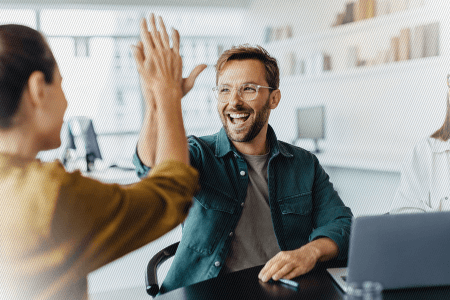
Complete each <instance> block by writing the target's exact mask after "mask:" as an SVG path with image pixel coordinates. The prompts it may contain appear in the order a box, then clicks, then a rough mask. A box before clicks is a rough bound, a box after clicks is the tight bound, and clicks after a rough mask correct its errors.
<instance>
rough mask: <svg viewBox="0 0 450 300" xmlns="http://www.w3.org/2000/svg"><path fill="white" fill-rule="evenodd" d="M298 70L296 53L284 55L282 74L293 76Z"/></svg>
mask: <svg viewBox="0 0 450 300" xmlns="http://www.w3.org/2000/svg"><path fill="white" fill-rule="evenodd" d="M295 68H296V57H295V53H294V52H287V53H286V54H285V55H284V58H283V61H282V65H281V73H282V75H283V76H292V75H294V74H295Z"/></svg>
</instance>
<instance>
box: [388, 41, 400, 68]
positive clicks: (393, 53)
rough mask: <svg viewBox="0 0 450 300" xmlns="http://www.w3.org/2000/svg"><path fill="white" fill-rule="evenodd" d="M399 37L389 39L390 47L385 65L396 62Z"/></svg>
mask: <svg viewBox="0 0 450 300" xmlns="http://www.w3.org/2000/svg"><path fill="white" fill-rule="evenodd" d="M399 41H400V39H399V37H398V36H395V37H392V38H391V45H390V46H389V50H388V55H387V61H386V63H391V62H394V61H398V58H399Z"/></svg>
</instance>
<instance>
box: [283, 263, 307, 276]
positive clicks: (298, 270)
mask: <svg viewBox="0 0 450 300" xmlns="http://www.w3.org/2000/svg"><path fill="white" fill-rule="evenodd" d="M305 271H306V270H305V268H303V267H301V266H298V267H297V268H294V269H292V270H291V271H290V272H289V273H287V274H285V275H283V277H279V278H285V279H292V278H295V277H298V276H300V275H303V274H305V273H306V272H305ZM279 278H278V279H279Z"/></svg>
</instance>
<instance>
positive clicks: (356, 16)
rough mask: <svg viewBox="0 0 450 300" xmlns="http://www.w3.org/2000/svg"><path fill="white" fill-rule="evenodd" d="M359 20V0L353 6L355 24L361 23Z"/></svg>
mask: <svg viewBox="0 0 450 300" xmlns="http://www.w3.org/2000/svg"><path fill="white" fill-rule="evenodd" d="M358 18H359V0H356V2H355V3H354V4H353V22H357V21H360V19H358Z"/></svg>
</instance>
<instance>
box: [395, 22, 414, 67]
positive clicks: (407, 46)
mask: <svg viewBox="0 0 450 300" xmlns="http://www.w3.org/2000/svg"><path fill="white" fill-rule="evenodd" d="M398 48H399V49H398V60H399V61H403V60H408V59H409V58H410V52H411V33H410V29H409V28H404V29H402V30H400V37H399V45H398Z"/></svg>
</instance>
